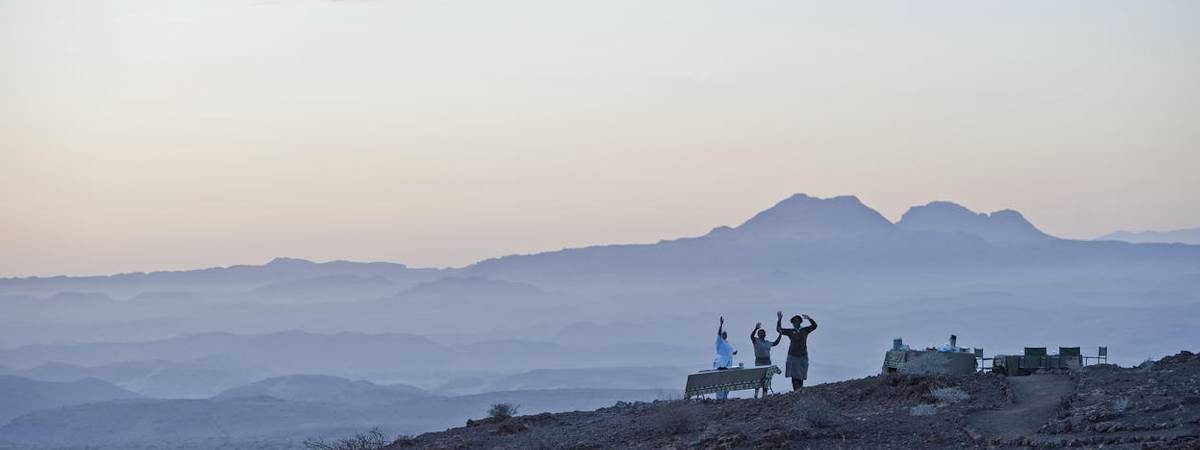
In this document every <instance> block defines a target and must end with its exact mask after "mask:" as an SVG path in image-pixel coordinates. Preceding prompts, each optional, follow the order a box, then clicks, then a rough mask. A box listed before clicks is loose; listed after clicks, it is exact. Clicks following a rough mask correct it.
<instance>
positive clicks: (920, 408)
mask: <svg viewBox="0 0 1200 450" xmlns="http://www.w3.org/2000/svg"><path fill="white" fill-rule="evenodd" d="M908 413H909V414H912V415H914V416H932V415H934V414H937V407H936V406H933V405H928V404H926V405H917V406H914V407H912V408H909V409H908Z"/></svg>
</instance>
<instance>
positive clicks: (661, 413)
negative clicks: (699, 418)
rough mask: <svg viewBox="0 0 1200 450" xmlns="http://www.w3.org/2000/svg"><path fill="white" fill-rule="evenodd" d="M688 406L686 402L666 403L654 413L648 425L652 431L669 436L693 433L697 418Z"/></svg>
mask: <svg viewBox="0 0 1200 450" xmlns="http://www.w3.org/2000/svg"><path fill="white" fill-rule="evenodd" d="M688 406H689V405H688V404H687V403H686V402H671V403H666V404H664V405H663V406H662V407H660V408H658V411H655V412H654V413H653V415H652V416H651V417H650V420H649V422H648V423H649V425H650V427H651V428H652V429H654V430H656V431H657V432H661V433H663V434H666V435H668V436H674V435H677V434H684V433H687V432H689V431H692V427H693V425H694V422H695V417H694V414H693V413H692V410H691V409H689V408H688Z"/></svg>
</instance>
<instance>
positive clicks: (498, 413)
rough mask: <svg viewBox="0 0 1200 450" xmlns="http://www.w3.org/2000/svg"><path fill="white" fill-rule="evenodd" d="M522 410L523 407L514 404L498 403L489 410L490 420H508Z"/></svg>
mask: <svg viewBox="0 0 1200 450" xmlns="http://www.w3.org/2000/svg"><path fill="white" fill-rule="evenodd" d="M520 408H521V405H514V404H512V403H497V404H494V405H492V407H491V408H489V409H488V418H489V419H493V420H508V419H511V418H512V416H515V415H517V410H518V409H520Z"/></svg>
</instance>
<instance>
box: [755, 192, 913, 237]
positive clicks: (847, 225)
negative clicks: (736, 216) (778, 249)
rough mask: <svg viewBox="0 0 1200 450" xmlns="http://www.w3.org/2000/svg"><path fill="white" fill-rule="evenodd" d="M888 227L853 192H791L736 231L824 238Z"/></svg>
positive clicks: (889, 223) (890, 225)
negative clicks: (819, 194) (829, 195)
mask: <svg viewBox="0 0 1200 450" xmlns="http://www.w3.org/2000/svg"><path fill="white" fill-rule="evenodd" d="M891 228H892V223H891V222H888V220H887V219H885V218H884V217H883V216H882V215H880V214H879V212H877V211H875V210H873V209H871V208H869V207H867V205H864V204H863V203H862V202H861V201H859V199H858V197H855V196H853V195H843V196H838V197H832V198H817V197H810V196H808V195H805V194H795V195H792V196H791V197H788V198H786V199H784V200H783V201H780V202H779V203H776V204H775V206H772V207H771V208H768V209H767V210H765V211H763V212H760V213H758V214H756V215H755V216H754V217H751V218H750V220H747V221H746V223H743V224H742V225H741V226H739V227H737V230H738V231H741V232H749V233H753V234H760V235H772V236H784V237H824V236H830V235H840V234H853V233H861V232H874V231H885V230H888V229H891Z"/></svg>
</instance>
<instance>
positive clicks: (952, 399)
mask: <svg viewBox="0 0 1200 450" xmlns="http://www.w3.org/2000/svg"><path fill="white" fill-rule="evenodd" d="M929 395H932V396H933V398H934V399H937V401H939V402H941V403H945V404H947V405H953V404H955V403H959V402H965V401H967V400H970V399H971V395H970V394H967V393H966V392H963V390H962V389H959V388H954V387H945V388H937V389H933V390H931V391H929Z"/></svg>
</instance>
